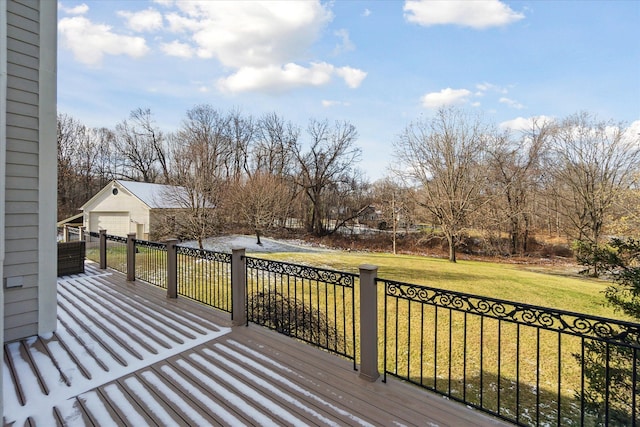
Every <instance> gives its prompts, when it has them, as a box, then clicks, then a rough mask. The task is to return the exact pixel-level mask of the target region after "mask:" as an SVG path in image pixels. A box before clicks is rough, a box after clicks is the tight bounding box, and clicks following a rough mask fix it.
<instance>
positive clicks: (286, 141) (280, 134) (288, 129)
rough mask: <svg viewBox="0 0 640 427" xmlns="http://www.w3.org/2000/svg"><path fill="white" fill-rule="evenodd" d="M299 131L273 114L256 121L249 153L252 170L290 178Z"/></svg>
mask: <svg viewBox="0 0 640 427" xmlns="http://www.w3.org/2000/svg"><path fill="white" fill-rule="evenodd" d="M299 136H300V130H299V129H298V128H297V127H296V126H294V125H293V124H291V122H285V120H284V119H283V118H281V117H280V116H278V115H277V114H275V113H271V114H266V115H264V116H263V117H261V118H260V120H258V123H257V129H256V135H255V137H256V139H255V143H254V145H253V150H252V152H251V158H252V170H254V171H260V172H269V173H272V174H275V175H277V176H282V177H284V176H290V175H291V174H292V170H293V168H294V162H295V157H294V152H293V150H292V149H291V148H292V147H295V146H296V145H297V143H298V138H299Z"/></svg>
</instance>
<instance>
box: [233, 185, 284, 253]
mask: <svg viewBox="0 0 640 427" xmlns="http://www.w3.org/2000/svg"><path fill="white" fill-rule="evenodd" d="M231 193H232V194H233V202H232V203H233V212H234V216H236V217H240V218H242V219H243V220H244V222H245V223H246V224H247V225H249V226H250V227H251V228H252V229H253V231H254V233H255V234H256V242H257V244H258V245H261V244H262V242H261V241H260V236H261V234H263V233H264V231H265V230H268V229H270V228H274V227H276V226H277V225H279V224H280V222H281V219H282V218H283V217H286V216H287V213H288V212H289V211H290V209H291V207H290V203H289V202H290V201H291V194H290V186H288V185H287V183H286V182H285V180H284V178H283V177H280V176H277V175H273V174H269V173H266V172H257V173H255V174H253V175H251V176H250V177H247V178H246V179H245V180H244V181H243V182H240V183H238V184H237V185H236V187H235V188H234V189H233V191H232V192H231Z"/></svg>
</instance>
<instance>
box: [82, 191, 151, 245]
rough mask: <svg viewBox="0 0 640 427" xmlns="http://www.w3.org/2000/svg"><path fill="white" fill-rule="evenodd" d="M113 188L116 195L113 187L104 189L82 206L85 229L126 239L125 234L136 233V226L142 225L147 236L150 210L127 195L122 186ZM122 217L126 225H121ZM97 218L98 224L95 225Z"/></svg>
mask: <svg viewBox="0 0 640 427" xmlns="http://www.w3.org/2000/svg"><path fill="white" fill-rule="evenodd" d="M114 186H115V187H117V188H118V194H116V195H114V194H113V193H112V191H111V190H112V187H113V186H108V187H105V188H104V189H102V190H100V192H99V193H98V194H97V195H96V196H94V199H92V200H91V201H90V202H88V203H87V204H86V205H85V206H84V212H85V214H86V215H85V219H86V220H87V221H88V222H87V223H85V224H84V225H85V227H87V229H88V230H90V231H94V232H97V231H98V230H99V229H100V228H103V229H106V230H107V233H108V234H114V235H116V236H122V237H126V235H127V233H136V232H137V230H138V224H142V225H143V227H144V234H146V235H148V233H149V212H150V210H149V208H148V207H147V205H145V204H144V203H142V202H141V201H140V199H138V198H137V197H135V196H132V195H131V194H129V193H128V192H127V190H126V189H124V188H123V187H122V186H119V185H117V184H114ZM124 215H126V216H127V219H126V224H124V223H123V221H124V220H123V216H124ZM98 218H100V219H99V221H100V224H98V223H97V221H98ZM110 224H112V225H110ZM138 237H139V238H144V237H145V236H144V235H143V236H138Z"/></svg>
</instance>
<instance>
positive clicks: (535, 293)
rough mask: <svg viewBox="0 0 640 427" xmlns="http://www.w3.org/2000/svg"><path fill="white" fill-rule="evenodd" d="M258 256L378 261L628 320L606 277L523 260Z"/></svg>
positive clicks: (354, 267) (430, 282) (392, 268)
mask: <svg viewBox="0 0 640 427" xmlns="http://www.w3.org/2000/svg"><path fill="white" fill-rule="evenodd" d="M260 256H261V257H263V258H269V259H275V260H279V261H286V262H291V263H300V264H306V265H310V266H314V267H324V268H331V269H334V270H340V271H349V272H355V273H357V272H358V266H360V265H362V264H373V265H376V266H378V277H380V278H384V279H390V280H397V281H400V282H407V283H414V284H419V285H425V286H430V287H434V288H440V289H446V290H451V291H458V292H466V293H469V294H474V295H480V296H487V297H491V298H499V299H503V300H508V301H515V302H522V303H527V304H532V305H540V306H543V307H550V308H557V309H562V310H568V311H574V312H579V313H585V314H591V315H594V316H602V317H608V318H614V319H621V320H631V319H629V318H627V317H625V316H624V315H622V313H618V312H615V311H614V310H613V308H612V307H608V306H605V304H604V301H605V300H604V295H603V294H602V291H604V289H605V288H606V286H607V284H608V283H607V282H605V281H603V280H598V279H592V278H587V277H576V276H575V275H571V274H561V273H562V272H561V271H554V272H553V273H550V272H536V271H530V270H528V266H522V265H513V264H500V263H493V262H484V261H458V262H457V263H451V262H449V261H448V260H445V259H437V258H428V257H422V256H414V255H391V254H381V253H353V252H339V251H335V252H334V251H331V252H322V253H300V252H297V253H276V254H261V255H260Z"/></svg>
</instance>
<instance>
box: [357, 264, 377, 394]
mask: <svg viewBox="0 0 640 427" xmlns="http://www.w3.org/2000/svg"><path fill="white" fill-rule="evenodd" d="M377 277H378V267H376V266H375V265H368V264H364V265H361V266H360V378H362V379H365V380H367V381H371V382H373V381H375V380H377V379H378V377H379V376H380V373H379V372H378V293H377V291H376V278H377Z"/></svg>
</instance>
